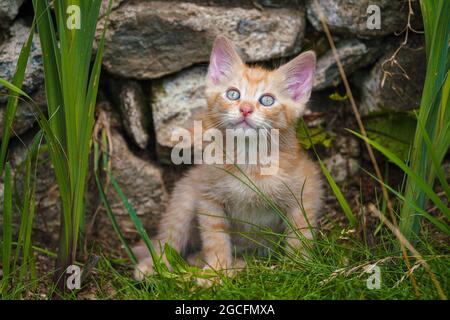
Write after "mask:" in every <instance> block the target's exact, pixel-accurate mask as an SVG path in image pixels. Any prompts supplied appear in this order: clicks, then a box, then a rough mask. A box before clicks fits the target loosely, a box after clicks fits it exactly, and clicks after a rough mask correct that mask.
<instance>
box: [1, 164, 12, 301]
mask: <svg viewBox="0 0 450 320" xmlns="http://www.w3.org/2000/svg"><path fill="white" fill-rule="evenodd" d="M4 188H5V189H4V198H3V239H2V247H3V248H2V265H3V277H2V296H6V295H7V293H8V287H9V281H10V267H11V249H12V179H11V167H10V165H9V163H8V162H7V163H6V165H5V187H4Z"/></svg>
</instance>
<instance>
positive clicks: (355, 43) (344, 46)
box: [313, 39, 383, 90]
mask: <svg viewBox="0 0 450 320" xmlns="http://www.w3.org/2000/svg"><path fill="white" fill-rule="evenodd" d="M336 49H337V52H338V55H339V58H340V61H341V63H342V65H343V67H344V70H345V73H346V75H347V76H348V75H350V74H352V73H353V72H354V71H356V70H357V69H359V68H361V67H364V66H366V65H368V64H370V63H372V62H374V61H375V60H376V59H377V58H378V57H379V56H380V55H381V53H382V50H383V48H382V46H380V45H378V46H377V45H370V46H369V45H368V44H366V43H364V42H362V41H359V40H357V39H351V40H344V41H342V42H340V43H338V44H337V46H336ZM340 82H341V76H340V73H339V69H338V65H337V62H336V60H335V58H334V55H333V52H332V51H331V50H330V51H328V52H327V53H325V54H324V55H323V56H321V57H320V58H319V60H318V61H317V69H316V74H315V80H314V87H313V90H322V89H325V88H328V87H331V86H335V85H337V84H339V83H340Z"/></svg>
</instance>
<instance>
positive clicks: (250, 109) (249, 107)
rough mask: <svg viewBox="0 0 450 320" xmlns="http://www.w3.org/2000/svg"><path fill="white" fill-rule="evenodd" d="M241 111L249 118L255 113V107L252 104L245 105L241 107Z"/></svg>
mask: <svg viewBox="0 0 450 320" xmlns="http://www.w3.org/2000/svg"><path fill="white" fill-rule="evenodd" d="M239 111H240V112H241V113H242V115H243V116H244V117H248V116H249V115H250V114H251V113H252V112H253V106H252V105H251V104H247V103H243V104H242V105H241V106H240V107H239Z"/></svg>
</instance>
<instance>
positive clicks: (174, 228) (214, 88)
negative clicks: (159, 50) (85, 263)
mask: <svg viewBox="0 0 450 320" xmlns="http://www.w3.org/2000/svg"><path fill="white" fill-rule="evenodd" d="M315 64H316V57H315V54H314V52H312V51H308V52H305V53H302V54H300V55H299V56H297V57H296V58H295V59H293V60H292V61H290V62H289V63H287V64H285V65H283V66H281V67H280V68H278V69H277V70H273V71H269V70H265V69H262V68H260V67H249V66H247V65H245V64H244V63H243V62H242V60H241V58H240V57H239V55H238V53H237V52H236V50H235V49H234V47H233V45H232V44H231V43H230V42H229V40H227V39H226V38H224V37H222V36H219V37H217V39H216V40H215V43H214V46H213V49H212V53H211V58H210V65H209V70H208V75H207V79H206V98H207V104H208V112H207V113H205V115H204V117H203V125H204V127H205V128H211V127H212V128H215V129H218V130H220V131H222V132H225V130H226V129H235V128H243V129H244V130H246V129H249V128H253V129H256V130H267V129H278V130H279V144H278V147H279V159H278V160H277V165H278V170H277V172H276V173H275V174H273V175H262V174H261V171H260V170H259V169H260V164H253V165H252V164H248V165H245V164H244V165H240V168H241V169H242V170H243V172H244V173H245V174H246V175H247V176H248V177H249V178H250V179H251V180H252V181H253V182H254V183H255V184H256V186H257V187H258V188H259V189H260V190H261V191H262V192H263V193H264V194H266V195H267V196H268V197H270V198H271V199H272V200H273V201H274V202H275V203H276V204H277V206H278V207H279V208H281V209H282V211H283V212H284V213H285V214H286V217H287V218H288V219H289V221H290V222H291V225H293V226H295V229H297V230H295V231H294V230H292V228H288V227H286V225H285V223H284V222H283V220H282V219H281V218H280V217H279V215H278V214H277V213H275V212H274V210H272V209H271V208H269V207H268V205H267V203H266V202H265V201H264V199H263V198H262V197H261V195H258V194H257V193H256V192H255V191H254V190H252V189H251V188H250V187H248V186H246V185H245V184H244V183H243V182H242V181H240V180H239V179H237V178H236V176H238V177H239V178H241V179H243V180H246V179H245V178H244V176H243V175H242V172H240V171H239V169H238V168H237V167H236V166H235V165H232V164H223V165H206V164H203V165H198V166H196V167H194V168H192V169H191V170H190V171H189V172H188V174H187V175H186V176H185V177H184V178H182V179H181V180H180V181H178V182H177V183H176V186H175V188H174V191H173V194H172V197H171V200H170V202H169V205H168V209H167V212H166V213H165V214H164V215H163V217H162V220H161V222H160V225H159V233H158V235H157V236H156V237H155V239H154V240H153V244H154V246H155V248H156V250H157V251H158V253H161V250H162V249H161V248H163V247H164V244H165V243H168V244H170V245H171V246H172V247H173V248H174V249H175V250H177V251H179V252H180V253H181V254H182V255H184V256H186V254H187V253H188V252H189V251H190V250H191V249H190V248H195V247H197V248H199V249H200V260H201V261H202V262H203V266H205V268H212V269H229V268H232V267H234V266H235V265H236V264H235V262H236V261H234V259H235V256H236V255H239V254H241V253H243V252H252V251H254V250H256V251H260V250H258V247H259V248H261V247H264V246H265V245H267V244H268V241H267V239H266V238H267V237H265V236H261V237H260V239H259V238H258V239H257V241H256V242H255V241H254V239H255V238H257V237H258V231H257V230H256V229H258V228H259V227H260V228H263V229H264V228H266V229H269V230H273V231H274V232H278V233H282V232H285V234H286V242H287V247H289V248H298V249H301V241H300V240H299V237H298V235H297V234H296V232H301V233H303V235H304V236H306V238H309V239H311V237H312V234H311V229H310V228H309V227H308V222H307V221H306V220H305V218H304V214H303V212H302V209H301V208H300V206H299V204H298V201H301V202H302V204H303V208H304V210H305V212H306V216H307V218H308V220H309V224H310V225H311V226H312V227H313V228H314V227H315V226H316V225H317V219H318V216H319V214H320V208H321V204H322V200H321V197H322V192H323V190H322V183H321V178H320V171H319V169H318V167H317V166H316V165H315V164H314V163H313V162H311V160H309V159H308V156H307V155H306V153H305V152H303V151H302V150H301V149H300V147H299V144H298V141H297V138H296V132H295V124H296V121H297V119H298V117H299V116H300V115H301V114H302V113H303V111H304V108H305V104H306V103H307V101H308V99H309V97H310V95H311V89H312V85H313V80H314V70H315ZM223 169H225V170H228V172H226V171H225V170H223ZM230 173H232V174H230ZM233 175H235V176H233ZM291 192H292V193H293V194H294V195H295V197H294V196H293V195H292V193H291ZM242 221H244V222H242ZM245 222H247V223H245ZM199 238H200V239H199ZM249 238H252V239H253V240H251V239H249ZM258 242H259V243H260V244H261V242H262V243H263V245H262V246H259V245H258V244H257V243H258ZM143 250H144V249H143V248H142V247H141V248H137V250H136V253H137V254H138V255H140V256H142V255H143V253H144V254H145V255H146V257H145V258H144V259H143V260H141V261H140V263H139V264H138V265H137V267H136V269H135V278H136V279H137V280H141V279H143V277H144V276H145V275H147V274H151V273H153V262H152V258H151V257H149V255H148V252H144V251H143ZM163 259H164V255H163ZM164 261H166V262H167V260H164ZM188 261H189V260H188Z"/></svg>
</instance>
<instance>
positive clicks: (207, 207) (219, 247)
mask: <svg viewBox="0 0 450 320" xmlns="http://www.w3.org/2000/svg"><path fill="white" fill-rule="evenodd" d="M197 205H198V207H197V213H198V222H199V228H200V236H201V239H202V254H203V258H204V259H205V263H206V267H209V268H212V269H214V270H219V269H228V268H229V267H230V266H231V265H232V255H231V239H230V235H229V233H228V231H229V227H230V225H229V222H228V220H227V218H226V216H225V212H224V209H223V207H222V206H221V205H220V204H218V203H216V202H214V201H212V200H207V199H201V200H200V201H199V202H198V204H197Z"/></svg>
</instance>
